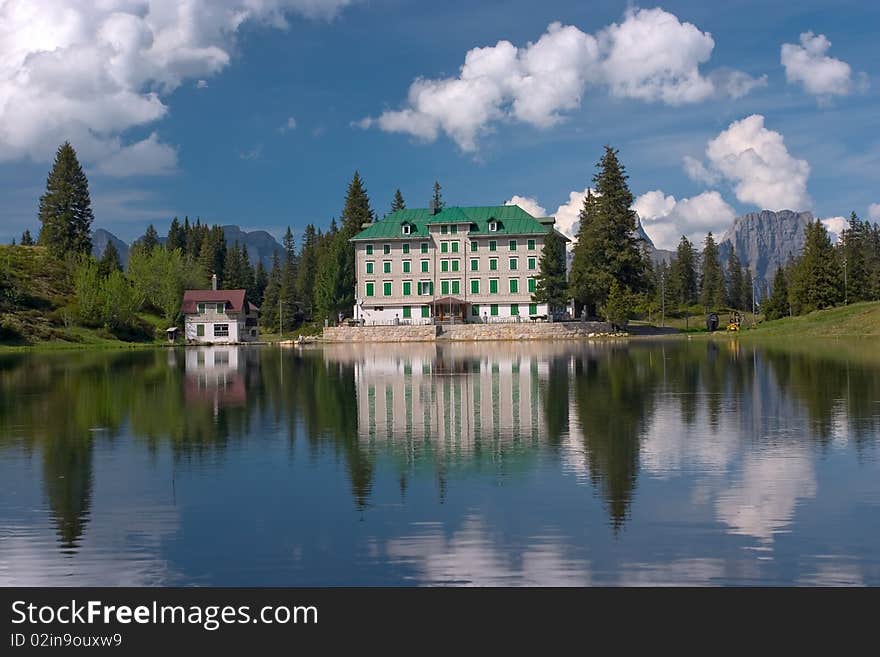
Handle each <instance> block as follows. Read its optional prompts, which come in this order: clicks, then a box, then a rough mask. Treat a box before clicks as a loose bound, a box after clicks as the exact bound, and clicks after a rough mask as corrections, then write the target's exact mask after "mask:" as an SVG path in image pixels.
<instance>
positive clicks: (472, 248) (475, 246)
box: [471, 240, 478, 251]
mask: <svg viewBox="0 0 880 657" xmlns="http://www.w3.org/2000/svg"><path fill="white" fill-rule="evenodd" d="M477 248H478V245H477V240H471V251H476V250H477Z"/></svg>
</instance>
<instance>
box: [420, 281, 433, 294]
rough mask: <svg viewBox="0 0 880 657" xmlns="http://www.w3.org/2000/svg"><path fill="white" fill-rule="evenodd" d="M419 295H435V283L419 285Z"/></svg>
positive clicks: (424, 282) (429, 282) (423, 282)
mask: <svg viewBox="0 0 880 657" xmlns="http://www.w3.org/2000/svg"><path fill="white" fill-rule="evenodd" d="M418 288H419V289H418V293H419V294H428V295H430V294H433V293H434V283H433V282H432V281H422V282H420V283H419V285H418Z"/></svg>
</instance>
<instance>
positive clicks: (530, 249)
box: [529, 240, 535, 251]
mask: <svg viewBox="0 0 880 657" xmlns="http://www.w3.org/2000/svg"><path fill="white" fill-rule="evenodd" d="M534 250H535V240H529V251H534Z"/></svg>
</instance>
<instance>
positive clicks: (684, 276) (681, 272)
mask: <svg viewBox="0 0 880 657" xmlns="http://www.w3.org/2000/svg"><path fill="white" fill-rule="evenodd" d="M669 278H670V286H669V288H670V292H669V293H670V297H669V298H670V299H671V300H673V302H674V303H675V304H677V305H683V306H690V305H693V304H695V303H696V302H697V257H696V253H695V252H694V245H693V244H691V241H690V240H689V239H688V238H687V237H685V236H684V235H682V236H681V241H679V243H678V248H677V249H676V252H675V258H674V259H673V260H672V262H671V263H670V266H669Z"/></svg>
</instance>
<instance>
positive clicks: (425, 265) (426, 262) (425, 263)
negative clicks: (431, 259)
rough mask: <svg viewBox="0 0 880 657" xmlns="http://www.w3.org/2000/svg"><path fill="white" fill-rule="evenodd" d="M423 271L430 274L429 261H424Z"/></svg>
mask: <svg viewBox="0 0 880 657" xmlns="http://www.w3.org/2000/svg"><path fill="white" fill-rule="evenodd" d="M422 271H423V272H425V273H428V261H427V260H422Z"/></svg>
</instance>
